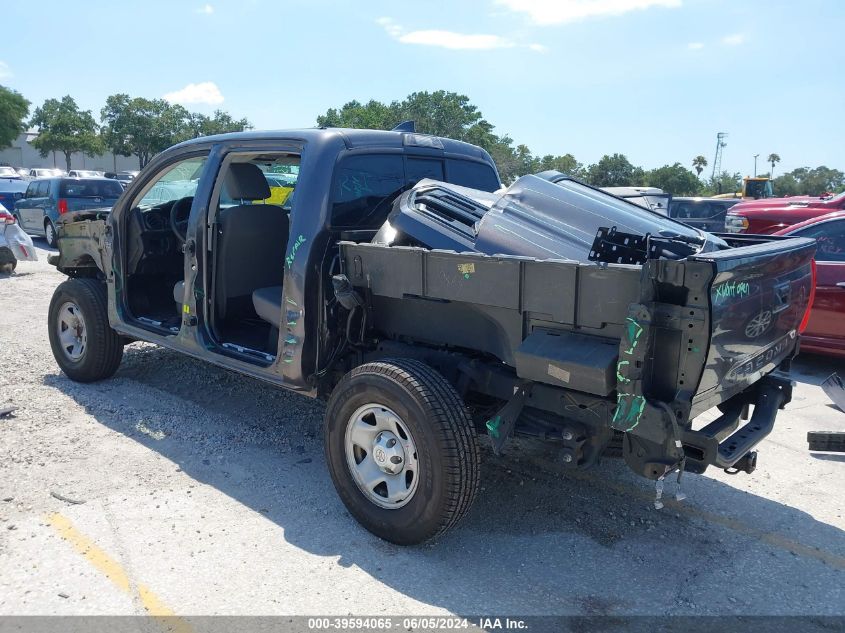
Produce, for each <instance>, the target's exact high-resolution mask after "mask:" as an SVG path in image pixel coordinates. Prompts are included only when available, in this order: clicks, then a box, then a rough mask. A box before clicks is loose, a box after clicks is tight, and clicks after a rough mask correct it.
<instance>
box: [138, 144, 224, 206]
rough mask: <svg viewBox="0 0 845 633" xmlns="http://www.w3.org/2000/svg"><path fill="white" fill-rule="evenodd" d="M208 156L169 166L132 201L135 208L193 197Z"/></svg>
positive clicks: (196, 157) (195, 157)
mask: <svg viewBox="0 0 845 633" xmlns="http://www.w3.org/2000/svg"><path fill="white" fill-rule="evenodd" d="M206 160H208V159H207V157H206V156H192V157H191V158H186V159H185V160H182V161H179V162H178V163H174V164H172V165H168V166H167V167H165V168H164V169H163V170H162V171H160V172H159V173H158V174H156V176H155V178H154V179H153V181H152V182H151V183H148V184H147V186H146V187H145V188H144V190H143V191H142V192H141V193H140V194H139V195H138V196H137V197H136V198H135V200H133V201H132V206H133V207H139V206H141V207H152V206H155V205H157V204H162V203H165V202H172V201H174V200H179V199H180V198H187V197H189V196H193V195H194V194H195V193H196V192H197V187H198V186H199V182H200V181H199V179H200V175H201V174H202V170H203V168H204V167H205V162H206Z"/></svg>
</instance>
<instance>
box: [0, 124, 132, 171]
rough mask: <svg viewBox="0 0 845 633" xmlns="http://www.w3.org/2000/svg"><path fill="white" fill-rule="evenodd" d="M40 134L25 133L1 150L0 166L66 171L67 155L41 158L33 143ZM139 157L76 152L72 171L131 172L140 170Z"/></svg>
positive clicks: (55, 154)
mask: <svg viewBox="0 0 845 633" xmlns="http://www.w3.org/2000/svg"><path fill="white" fill-rule="evenodd" d="M37 136H38V132H24V133H23V134H21V135H20V136H18V138H17V139H16V140H15V141H14V142H13V143H12V146H11V147H7V148H6V149H2V150H0V165H11V166H12V167H16V168H17V167H58V168H59V169H66V168H67V165H66V164H65V155H64V153H62V152H50V153H49V154H47V157H46V158H41V154H39V153H38V150H37V149H35V147H33V146H32V141H33V139H35V138H36V137H37ZM138 164H139V163H138V157H137V156H115V155H114V154H112V153H111V152H107V153H105V154H102V155H100V156H88V155H86V154H83V153H81V152H76V153H75V154H73V155H72V156H71V159H70V165H71V169H96V170H99V171H131V170H135V169H139V167H138Z"/></svg>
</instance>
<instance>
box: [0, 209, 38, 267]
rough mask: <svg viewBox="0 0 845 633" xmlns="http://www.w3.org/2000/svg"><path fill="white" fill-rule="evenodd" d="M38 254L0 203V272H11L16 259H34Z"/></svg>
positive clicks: (16, 262)
mask: <svg viewBox="0 0 845 633" xmlns="http://www.w3.org/2000/svg"><path fill="white" fill-rule="evenodd" d="M37 259H38V254H37V253H36V251H35V247H34V246H33V244H32V240H31V239H30V237H29V236H28V235H27V234H26V233H24V232H23V231H22V230H21V228H20V227H19V226H18V225H17V223H16V221H15V216H13V215H12V214H11V213H10V212H9V210H8V209H6V207H4V206H3V205H2V204H0V273H7V274H8V273H11V272H13V271H14V270H15V268H17V265H18V260H25V261H33V262H34V261H36V260H37Z"/></svg>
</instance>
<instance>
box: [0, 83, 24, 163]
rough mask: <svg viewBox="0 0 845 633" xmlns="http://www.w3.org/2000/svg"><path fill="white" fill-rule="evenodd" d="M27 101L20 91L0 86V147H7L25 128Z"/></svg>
mask: <svg viewBox="0 0 845 633" xmlns="http://www.w3.org/2000/svg"><path fill="white" fill-rule="evenodd" d="M27 116H29V101H27V100H26V99H24V98H23V97H22V96H21V95H20V93H18V92H15V91H14V90H12V89H10V88H6V87H5V86H0V149H3V148H4V147H9V145H11V144H12V143H13V142H14V141H15V139H16V138H17V137H18V134H20V133H21V132H23V131H24V130H25V129H26V117H27Z"/></svg>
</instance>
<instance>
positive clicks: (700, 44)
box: [687, 42, 704, 51]
mask: <svg viewBox="0 0 845 633" xmlns="http://www.w3.org/2000/svg"><path fill="white" fill-rule="evenodd" d="M687 48H688V49H690V50H691V51H700V50H701V49H702V48H704V42H690V43H689V44H687Z"/></svg>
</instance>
